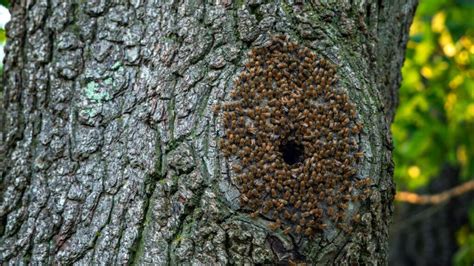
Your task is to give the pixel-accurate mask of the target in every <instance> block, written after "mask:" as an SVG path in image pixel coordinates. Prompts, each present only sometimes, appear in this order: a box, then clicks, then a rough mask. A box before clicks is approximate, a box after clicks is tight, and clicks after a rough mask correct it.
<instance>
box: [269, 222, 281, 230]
mask: <svg viewBox="0 0 474 266" xmlns="http://www.w3.org/2000/svg"><path fill="white" fill-rule="evenodd" d="M280 227H281V221H280V219H277V220H276V221H275V222H274V223H272V224H270V229H271V230H272V231H275V230H277V229H279V228H280Z"/></svg>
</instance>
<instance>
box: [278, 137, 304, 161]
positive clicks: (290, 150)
mask: <svg viewBox="0 0 474 266" xmlns="http://www.w3.org/2000/svg"><path fill="white" fill-rule="evenodd" d="M280 152H281V153H282V154H283V160H284V161H285V163H287V164H289V165H293V164H295V163H300V162H302V161H303V159H304V147H303V145H301V144H298V143H296V142H294V141H288V142H287V143H285V144H282V145H280Z"/></svg>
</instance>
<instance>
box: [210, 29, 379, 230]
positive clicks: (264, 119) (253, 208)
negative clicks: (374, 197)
mask: <svg viewBox="0 0 474 266" xmlns="http://www.w3.org/2000/svg"><path fill="white" fill-rule="evenodd" d="M335 73H336V70H335V67H334V66H333V65H332V64H331V63H329V62H328V61H326V60H325V59H323V58H319V57H318V56H317V55H316V54H315V53H313V52H312V51H310V50H309V49H308V48H306V47H301V46H300V45H298V44H297V43H295V42H291V41H289V40H288V38H287V37H286V36H275V37H273V38H272V40H271V43H270V45H268V46H265V47H258V48H254V49H252V50H251V51H250V52H249V58H248V61H247V63H246V64H245V68H244V70H243V71H242V72H241V73H240V75H239V76H238V78H237V79H236V80H235V83H234V88H233V90H232V92H231V98H232V100H231V101H229V102H227V103H225V104H223V105H220V106H217V107H216V109H215V111H216V113H221V114H222V123H223V126H224V128H225V134H224V136H223V138H222V139H221V141H220V148H221V150H222V152H223V154H224V156H225V157H226V158H228V159H232V160H231V161H232V162H233V164H232V165H231V170H232V171H233V172H234V173H235V174H236V175H237V177H238V178H237V180H238V184H237V185H238V186H239V189H240V192H241V197H240V202H241V207H242V208H243V209H244V210H245V209H246V210H248V211H249V212H250V216H251V217H257V216H259V215H262V216H265V217H267V218H268V219H271V220H273V221H274V222H273V224H271V225H270V228H271V229H272V230H282V231H283V232H284V233H286V234H289V233H292V234H299V235H304V236H307V237H309V238H311V237H314V236H315V234H316V233H318V232H321V231H322V230H324V229H325V228H326V227H327V223H328V221H330V222H332V223H333V224H335V225H337V228H339V229H341V230H344V231H346V232H350V231H351V230H352V224H353V223H355V222H357V221H358V220H359V218H358V216H356V215H352V217H349V214H348V213H349V212H348V211H347V209H348V206H349V205H350V204H351V203H354V202H356V201H360V200H364V199H365V198H366V196H367V194H368V193H369V192H370V191H369V190H368V189H367V188H368V187H369V178H365V179H358V178H356V177H355V175H356V173H357V165H358V163H359V161H360V160H361V159H362V158H363V152H361V151H360V149H359V145H358V142H357V139H358V136H359V134H360V132H361V130H362V124H361V123H359V122H357V121H356V120H357V115H356V109H355V106H354V105H353V104H352V103H351V102H350V101H349V97H348V96H347V94H345V93H344V92H343V91H339V90H337V89H335V88H334V84H335V82H336V81H337V78H336V75H335Z"/></svg>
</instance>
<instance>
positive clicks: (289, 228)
mask: <svg viewBox="0 0 474 266" xmlns="http://www.w3.org/2000/svg"><path fill="white" fill-rule="evenodd" d="M290 231H291V227H290V226H287V227H286V228H285V230H283V234H285V235H288V234H289V233H290Z"/></svg>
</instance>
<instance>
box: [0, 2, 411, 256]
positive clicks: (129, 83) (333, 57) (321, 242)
mask: <svg viewBox="0 0 474 266" xmlns="http://www.w3.org/2000/svg"><path fill="white" fill-rule="evenodd" d="M165 2H166V3H165ZM243 2H246V1H228V0H217V1H213V2H212V3H209V2H207V1H183V2H179V1H146V0H145V1H130V2H129V3H122V1H99V0H97V1H59V0H49V1H47V0H37V1H34V0H33V1H14V3H12V7H11V12H12V21H11V22H10V23H9V25H8V28H7V32H8V44H7V47H6V58H5V64H4V65H5V67H4V77H3V84H4V89H3V92H2V93H3V98H4V102H3V107H2V109H1V113H0V114H1V115H0V124H1V125H2V130H1V135H0V137H1V146H0V147H1V149H0V151H1V153H0V156H1V157H0V163H1V165H0V166H1V167H0V169H1V180H0V181H1V184H2V186H1V189H0V198H1V205H0V218H1V220H0V222H1V225H0V261H2V262H10V263H11V264H16V263H20V264H21V263H22V262H23V263H32V264H51V263H55V264H70V263H77V264H98V263H100V264H111V263H112V264H149V263H150V264H158V265H159V264H173V265H175V264H183V263H189V264H195V263H206V264H256V263H278V262H279V263H291V262H308V263H314V264H323V265H326V264H330V263H335V264H336V265H341V264H344V263H359V264H362V265H366V264H386V263H387V239H388V226H389V223H390V217H391V213H392V198H393V193H394V185H393V183H392V172H393V163H392V161H391V151H390V150H391V147H392V144H391V137H390V132H389V125H390V123H391V121H392V117H393V114H394V107H395V105H396V101H397V97H396V95H397V90H398V87H399V84H400V79H401V77H400V68H401V66H402V63H403V58H404V48H405V44H406V41H407V36H408V27H409V25H410V22H411V19H412V17H413V14H414V10H415V6H416V1H415V0H405V1H376V2H374V3H371V2H369V1H362V2H357V1H356V2H357V3H353V2H352V1H343V0H340V1H335V0H334V1H317V0H314V1H297V0H291V1H258V0H255V1H248V3H243ZM274 35H286V36H288V38H289V40H290V41H293V42H296V43H298V45H300V46H301V47H308V48H310V49H311V50H312V51H313V52H314V53H315V54H316V55H318V56H320V57H322V58H326V59H327V60H328V61H329V62H331V63H332V64H333V65H335V66H336V73H337V75H338V77H339V81H338V83H337V87H338V88H339V89H340V90H342V91H344V92H345V93H347V94H348V96H349V98H350V100H351V102H353V103H354V104H355V105H356V110H357V113H358V116H357V117H358V118H357V119H358V120H360V121H361V122H362V123H363V129H362V132H361V134H360V138H359V141H358V143H359V147H361V150H362V152H363V153H364V154H365V157H364V159H363V160H362V161H361V163H360V165H359V166H358V168H357V169H358V172H357V176H360V177H368V178H370V179H371V180H372V181H373V184H374V185H373V186H372V188H371V190H370V195H369V197H368V198H367V200H366V201H363V202H362V205H361V206H360V208H359V209H358V210H357V211H358V212H359V214H360V217H361V221H360V224H358V225H357V226H355V227H354V228H353V231H352V233H344V232H342V231H341V230H339V229H337V228H336V227H335V226H333V225H331V226H329V227H327V228H325V229H324V230H322V231H321V232H319V233H317V234H316V235H315V237H313V238H310V239H308V238H306V237H298V236H297V235H295V234H293V233H290V234H289V235H285V234H282V233H281V232H280V231H272V230H270V229H269V228H268V224H267V221H266V220H265V218H264V217H260V218H256V219H253V218H251V217H249V215H248V213H246V212H243V211H242V210H241V208H240V201H239V189H238V186H235V184H233V183H232V181H231V180H230V179H229V178H228V176H229V173H230V170H228V168H227V164H226V160H227V158H226V157H224V156H223V155H222V152H221V149H220V148H219V145H218V140H219V139H220V138H222V137H223V135H224V134H223V132H224V130H225V129H224V128H223V126H222V125H221V123H220V122H219V121H220V120H219V119H218V118H217V117H218V115H215V114H214V113H213V112H212V107H213V105H215V104H219V103H223V102H225V101H228V99H229V94H230V91H231V90H232V89H233V86H234V85H233V79H234V78H236V77H237V76H238V75H239V73H240V72H241V71H242V69H243V68H242V67H243V66H244V64H245V62H246V61H247V59H248V51H250V50H251V49H252V48H254V47H257V46H264V45H265V43H267V42H268V40H269V39H271V38H272V36H274Z"/></svg>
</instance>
